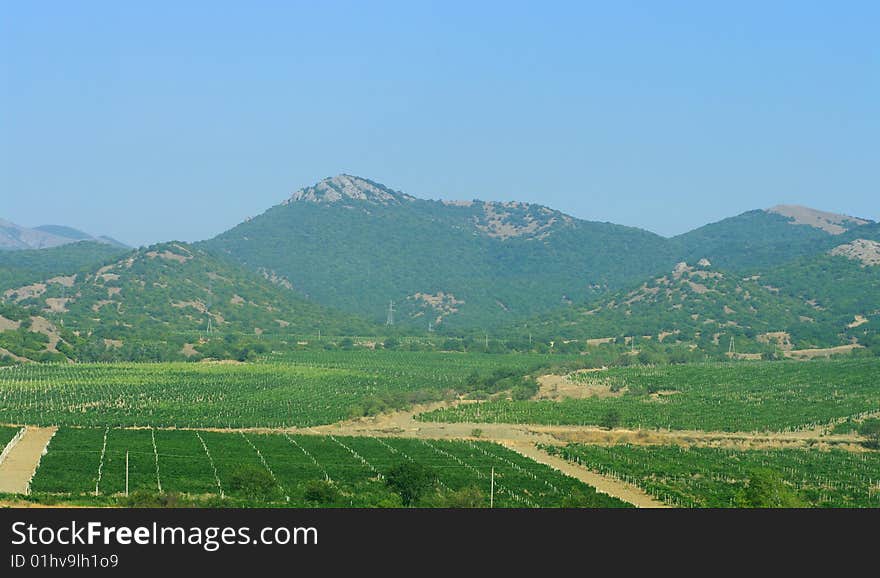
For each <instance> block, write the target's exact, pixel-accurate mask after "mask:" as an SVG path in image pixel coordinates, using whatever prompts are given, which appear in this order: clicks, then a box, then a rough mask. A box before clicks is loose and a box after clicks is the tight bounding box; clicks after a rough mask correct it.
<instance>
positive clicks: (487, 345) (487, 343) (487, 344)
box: [485, 331, 489, 350]
mask: <svg viewBox="0 0 880 578" xmlns="http://www.w3.org/2000/svg"><path fill="white" fill-rule="evenodd" d="M485 333H486V349H487V350H488V349H489V332H488V331H486V332H485Z"/></svg>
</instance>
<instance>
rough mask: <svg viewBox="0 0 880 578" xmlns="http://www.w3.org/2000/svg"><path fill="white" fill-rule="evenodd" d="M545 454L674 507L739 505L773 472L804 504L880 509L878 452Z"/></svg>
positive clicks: (588, 450)
mask: <svg viewBox="0 0 880 578" xmlns="http://www.w3.org/2000/svg"><path fill="white" fill-rule="evenodd" d="M545 449H546V450H547V451H549V452H552V453H556V454H558V455H560V456H562V457H564V458H566V459H568V460H570V461H573V462H576V463H578V464H581V465H584V466H586V467H588V468H590V469H592V470H594V471H597V472H601V473H603V474H606V475H609V476H612V477H614V478H618V479H621V480H624V481H626V482H629V483H631V484H634V485H637V486H639V487H641V488H642V489H644V490H645V491H647V492H648V493H650V494H651V495H653V496H654V497H656V498H658V499H660V500H662V501H664V502H667V503H669V504H672V505H675V506H679V507H688V508H706V507H709V508H730V507H738V506H741V505H742V503H741V500H742V499H743V498H742V492H743V490H744V488H746V487H747V486H748V483H749V480H751V479H752V478H753V477H754V476H755V475H756V473H759V472H762V471H767V470H769V471H771V472H774V473H775V474H776V475H778V476H779V477H780V478H781V479H782V480H783V481H784V484H785V485H786V486H788V488H790V490H791V491H792V492H793V493H794V494H795V495H796V496H797V498H798V499H800V500H801V501H802V502H803V503H804V505H805V506H812V507H831V508H853V507H859V508H877V507H880V454H878V453H877V452H862V453H852V452H847V451H841V450H831V451H819V450H796V449H780V450H730V449H722V448H708V447H700V448H698V447H692V448H683V447H679V446H650V447H646V446H631V445H617V446H612V447H601V446H587V445H578V444H572V445H568V446H566V447H564V448H556V447H548V448H545Z"/></svg>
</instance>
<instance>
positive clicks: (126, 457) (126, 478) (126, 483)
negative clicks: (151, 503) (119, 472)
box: [125, 450, 128, 498]
mask: <svg viewBox="0 0 880 578" xmlns="http://www.w3.org/2000/svg"><path fill="white" fill-rule="evenodd" d="M125 497H126V498H127V497H128V450H125Z"/></svg>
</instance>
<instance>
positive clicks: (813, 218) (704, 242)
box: [670, 207, 877, 272]
mask: <svg viewBox="0 0 880 578" xmlns="http://www.w3.org/2000/svg"><path fill="white" fill-rule="evenodd" d="M777 210H778V211H782V213H786V214H782V213H780V212H776V211H777ZM790 215H795V216H790ZM876 228H877V224H876V223H870V222H867V221H866V220H864V219H856V218H854V217H848V216H846V215H835V214H833V213H825V212H822V211H816V210H814V209H808V208H806V207H781V208H774V209H767V210H755V211H748V212H746V213H742V214H741V215H737V216H735V217H730V218H728V219H724V220H722V221H719V222H717V223H711V224H708V225H704V226H702V227H700V228H698V229H694V230H693V231H690V232H688V233H685V234H683V235H679V236H677V237H674V238H672V239H670V243H671V244H672V245H673V247H674V250H675V252H676V254H677V256H678V257H679V259H680V260H682V261H687V262H694V261H697V260H699V259H702V258H707V259H709V260H710V261H711V262H712V263H713V264H714V265H716V266H718V267H720V268H722V269H728V270H734V271H740V272H760V271H766V270H768V269H769V268H771V267H774V266H777V265H781V264H784V263H787V262H789V261H792V260H793V259H797V258H799V257H804V256H808V255H816V254H819V253H822V252H824V251H826V250H827V249H829V248H831V247H832V246H834V245H835V244H838V243H840V242H845V241H841V240H842V239H843V240H848V239H850V238H852V235H858V233H857V231H862V230H867V231H874V230H876ZM868 234H874V233H868Z"/></svg>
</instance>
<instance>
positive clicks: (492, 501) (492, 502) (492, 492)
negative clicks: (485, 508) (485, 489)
mask: <svg viewBox="0 0 880 578" xmlns="http://www.w3.org/2000/svg"><path fill="white" fill-rule="evenodd" d="M490 488H491V489H490V490H489V507H490V508H494V507H495V466H492V483H491V486H490Z"/></svg>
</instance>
